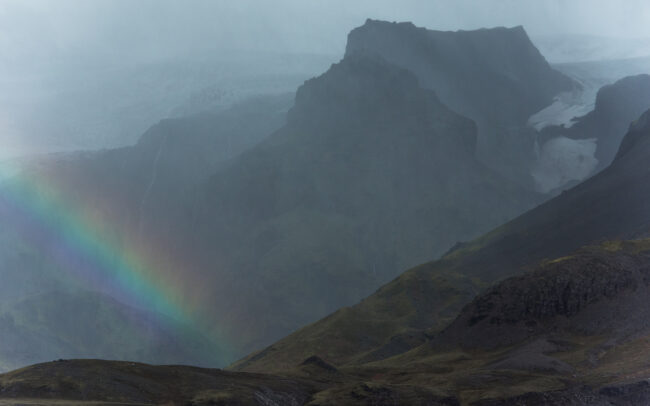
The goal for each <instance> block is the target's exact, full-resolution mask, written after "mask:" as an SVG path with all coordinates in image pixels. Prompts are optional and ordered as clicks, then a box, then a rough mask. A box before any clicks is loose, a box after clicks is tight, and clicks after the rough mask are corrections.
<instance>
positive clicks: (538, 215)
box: [234, 111, 650, 371]
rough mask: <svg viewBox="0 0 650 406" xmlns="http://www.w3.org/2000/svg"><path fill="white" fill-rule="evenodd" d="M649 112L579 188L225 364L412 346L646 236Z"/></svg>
mask: <svg viewBox="0 0 650 406" xmlns="http://www.w3.org/2000/svg"><path fill="white" fill-rule="evenodd" d="M649 157H650V111H649V112H646V113H645V114H643V116H641V118H639V119H638V120H637V121H636V122H635V123H633V124H632V126H631V127H630V129H629V132H628V134H627V135H626V136H625V139H624V140H623V143H622V145H621V147H620V149H619V152H618V155H617V157H616V159H615V160H614V162H613V163H612V165H611V166H610V167H609V168H607V169H606V170H604V171H603V172H601V173H600V174H598V175H596V176H594V177H593V178H591V179H589V180H588V181H586V182H585V183H583V184H581V185H579V186H577V187H575V188H573V189H572V190H570V191H568V192H565V193H563V194H561V195H560V196H558V197H556V198H554V199H553V200H551V201H549V202H547V203H545V204H543V205H541V206H539V207H537V208H535V209H533V210H531V211H530V212H528V213H526V214H524V215H522V216H520V217H518V218H517V219H515V220H513V221H511V222H509V223H507V224H505V225H504V226H501V227H499V228H497V229H496V230H494V231H492V232H490V233H488V234H486V235H485V236H483V237H481V238H478V239H476V240H474V241H472V242H470V243H467V244H459V246H458V247H456V249H454V250H452V251H451V252H450V253H448V254H447V255H445V256H443V257H442V258H441V259H440V260H438V261H435V262H431V263H427V264H424V265H421V266H418V267H416V268H414V269H411V270H409V271H407V272H405V273H404V274H403V275H401V276H400V277H398V278H396V279H395V280H394V281H392V282H390V283H388V284H387V285H385V286H383V287H382V288H380V289H379V290H378V291H377V292H376V293H374V294H373V295H371V296H369V297H368V298H366V299H364V300H363V301H362V302H361V303H359V304H357V305H355V306H353V307H350V308H344V309H341V310H339V311H337V312H336V313H334V314H332V315H330V316H328V317H327V318H325V319H323V320H321V321H319V322H317V323H314V324H312V325H310V326H307V327H305V328H303V329H301V330H299V331H297V332H296V333H294V334H292V335H290V336H288V337H287V338H285V339H283V340H281V341H279V342H278V343H276V344H273V345H272V346H270V347H268V348H266V349H264V350H263V351H261V352H259V353H256V354H253V355H251V356H249V357H248V358H246V359H244V360H243V361H241V362H239V363H237V364H235V366H234V368H235V369H241V370H249V371H256V370H266V371H269V370H282V369H285V368H290V367H291V366H293V365H295V364H296V363H298V362H300V360H302V359H304V358H305V357H307V356H310V355H313V354H317V355H320V356H322V357H323V358H325V359H327V360H329V361H330V362H333V363H334V364H335V365H345V364H356V363H359V362H366V361H371V360H378V359H383V358H387V357H390V356H392V355H395V354H398V353H401V352H404V351H407V350H409V349H410V348H413V347H415V346H417V345H420V344H421V343H422V342H423V341H425V340H427V337H429V336H431V335H432V334H434V333H435V332H437V331H439V330H441V329H442V328H444V327H445V326H446V325H447V324H448V323H449V322H450V321H451V320H453V318H455V317H456V315H457V313H458V311H460V309H461V308H462V306H464V305H465V304H466V303H468V302H469V301H470V300H471V298H472V297H473V296H475V294H476V293H477V292H479V291H481V290H483V289H485V288H486V287H487V286H489V285H490V284H491V283H493V282H494V281H496V280H499V279H502V278H506V277H509V276H512V275H515V274H518V273H520V272H522V270H523V269H525V268H526V267H527V266H532V265H534V264H535V263H537V262H539V261H541V260H543V259H545V258H556V257H562V256H564V255H567V254H568V253H570V252H571V251H573V250H576V249H578V248H579V247H580V246H582V245H587V244H590V243H592V242H596V241H601V240H607V239H615V238H637V237H640V236H644V235H647V234H648V232H649V231H650V227H649V226H648V225H649V224H650V192H648V191H649V190H650V185H649V183H650V167H649V166H648V165H647V162H648V159H649Z"/></svg>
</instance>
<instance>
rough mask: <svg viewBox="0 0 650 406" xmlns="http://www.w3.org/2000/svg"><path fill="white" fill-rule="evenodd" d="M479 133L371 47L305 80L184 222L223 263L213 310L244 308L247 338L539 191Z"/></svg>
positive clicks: (342, 294) (360, 290) (267, 333)
mask: <svg viewBox="0 0 650 406" xmlns="http://www.w3.org/2000/svg"><path fill="white" fill-rule="evenodd" d="M475 143H476V132H475V126H474V124H473V123H472V122H471V121H470V120H468V119H466V118H464V117H462V116H460V115H458V114H456V113H454V112H452V111H451V110H449V109H448V108H447V107H445V106H444V105H443V104H442V103H441V102H440V101H439V100H438V99H437V97H436V96H435V94H434V93H433V92H432V91H430V90H426V89H423V88H421V87H420V86H419V85H418V80H417V79H416V77H415V76H414V75H413V74H411V73H410V72H408V71H406V70H404V69H402V68H399V67H396V66H394V65H391V64H389V63H387V62H385V61H384V60H383V59H382V58H380V57H377V56H372V55H368V54H350V55H348V56H346V57H345V58H344V59H343V60H342V61H341V62H340V63H338V64H335V65H333V66H332V67H331V68H330V70H329V71H328V72H326V73H325V74H323V75H322V76H320V77H318V78H315V79H312V80H310V81H307V82H306V83H305V84H304V85H303V86H302V87H301V88H300V89H299V90H298V92H297V94H296V101H295V106H294V107H293V109H292V110H291V111H290V113H289V115H288V120H287V124H286V125H285V126H284V127H283V128H281V129H280V130H278V131H277V132H276V133H275V134H273V135H272V136H270V137H269V138H267V139H266V140H265V141H263V142H262V143H261V144H259V145H258V146H256V147H255V148H252V149H250V150H248V151H247V152H246V153H244V154H243V155H242V156H241V158H240V159H238V160H237V161H236V162H233V163H232V165H230V166H228V167H226V168H224V169H223V170H222V171H218V172H217V173H215V175H214V176H213V177H212V178H211V179H210V180H209V182H208V184H207V186H206V197H205V199H206V202H205V204H204V209H203V212H201V213H199V214H198V215H197V217H199V218H202V219H205V221H203V222H202V223H201V225H200V226H201V227H199V228H195V229H194V230H193V232H194V234H196V235H201V236H202V238H200V239H198V240H197V241H196V244H199V245H200V244H204V246H205V247H204V248H202V249H200V251H202V252H209V253H211V254H212V255H213V256H212V258H214V260H213V261H212V262H214V263H218V264H220V269H214V274H213V275H211V277H212V278H213V279H210V281H212V285H213V286H219V288H217V289H219V290H217V292H218V293H217V294H216V295H215V299H216V304H215V306H214V307H215V308H217V309H227V311H224V312H223V314H224V316H223V317H224V318H222V319H221V320H222V321H223V320H224V319H225V320H227V322H226V323H225V325H226V326H228V325H235V323H241V320H246V321H247V322H246V323H245V326H246V330H241V329H240V328H238V330H235V331H233V336H235V337H238V340H239V341H240V342H243V343H247V345H246V347H247V348H254V347H255V346H258V345H260V344H262V343H265V342H269V341H270V340H272V339H273V338H278V337H281V336H282V335H284V334H286V332H288V331H291V330H293V329H295V328H297V327H298V326H300V325H301V324H304V323H307V322H309V321H311V320H314V319H315V318H316V317H319V316H322V315H325V314H327V313H328V312H330V311H332V310H334V309H336V308H337V307H340V306H342V305H346V304H350V303H354V302H355V301H356V300H359V299H360V298H361V297H363V296H364V295H367V294H369V293H371V292H372V290H373V289H374V288H375V287H376V286H379V285H380V284H381V283H385V282H386V281H388V280H390V278H392V277H394V276H395V275H396V274H397V272H398V271H399V270H400V269H404V268H405V267H409V266H412V265H415V264H417V263H420V262H422V261H424V260H426V258H430V257H431V256H432V255H433V256H436V255H439V254H440V253H442V252H443V251H444V250H445V249H448V248H449V247H450V246H452V245H453V244H454V243H455V242H456V241H462V240H466V239H468V238H471V237H473V236H475V235H477V234H478V233H480V230H487V229H489V228H490V227H493V226H495V225H497V224H500V223H502V222H504V221H505V220H506V219H508V218H509V217H511V216H513V215H514V214H515V213H518V212H521V211H523V210H525V209H526V208H529V207H532V205H534V203H535V202H536V201H539V200H538V199H540V197H539V196H536V195H535V194H532V193H529V192H526V191H525V190H523V188H521V187H518V186H517V185H516V184H514V183H512V182H509V181H508V180H506V179H504V178H503V177H501V176H499V175H498V174H497V173H496V172H493V171H491V170H490V169H489V168H487V167H485V166H484V165H483V164H481V163H480V162H479V161H478V160H477V159H476V158H475V157H474V150H475ZM207 262H210V261H209V260H208V261H207ZM215 268H216V267H215ZM233 292H237V293H236V295H233ZM234 296H236V299H235V300H233V297H234ZM246 337H250V341H247V340H246Z"/></svg>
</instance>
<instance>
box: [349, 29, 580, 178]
mask: <svg viewBox="0 0 650 406" xmlns="http://www.w3.org/2000/svg"><path fill="white" fill-rule="evenodd" d="M358 51H364V52H373V53H377V54H379V55H381V56H383V57H384V58H386V59H387V60H388V61H391V62H392V63H395V64H397V65H399V66H402V67H404V68H406V69H409V70H411V71H412V72H414V73H415V74H416V75H417V76H418V79H419V80H420V82H421V84H422V85H423V86H424V87H426V88H429V89H434V90H435V91H436V92H437V94H438V95H439V97H440V99H441V100H442V101H443V103H445V104H447V105H449V107H450V108H452V109H453V110H455V111H457V112H459V113H461V114H463V115H465V116H467V117H469V118H471V119H472V120H474V121H475V122H476V124H477V126H478V130H479V133H478V143H477V151H476V153H477V156H478V157H479V158H480V159H481V160H482V161H483V162H485V163H486V164H488V165H489V166H491V167H493V168H495V169H496V170H498V171H499V172H500V173H502V174H504V175H506V176H508V177H510V178H511V179H514V180H517V181H519V182H521V183H522V184H525V183H526V181H527V177H528V176H529V174H528V170H527V169H528V167H527V166H528V163H529V162H530V161H531V159H532V153H533V147H532V145H533V143H534V134H533V133H532V132H530V131H528V130H527V129H526V128H525V127H526V122H527V120H528V118H529V117H530V116H531V115H532V114H534V113H535V112H537V111H539V110H541V109H542V108H544V107H545V106H547V105H549V104H551V102H552V100H553V97H554V96H556V95H557V94H559V93H560V92H562V91H569V90H571V89H572V88H573V87H575V86H577V84H575V83H573V82H572V81H571V80H570V79H569V78H568V77H566V76H564V75H562V74H561V73H559V72H557V71H555V70H553V69H551V67H550V66H549V65H548V63H547V62H546V60H545V59H544V57H543V56H542V55H541V54H540V53H539V51H538V50H537V49H536V48H535V46H534V45H533V44H532V42H531V41H530V39H529V38H528V36H527V35H526V32H525V31H524V30H523V28H522V27H516V28H512V29H506V28H496V29H490V30H478V31H458V32H441V31H430V30H426V29H424V28H416V27H415V26H414V25H413V24H408V23H402V24H391V23H386V22H379V21H377V22H375V21H367V22H366V24H365V25H364V26H362V27H359V28H357V29H355V30H353V31H352V32H351V33H350V36H349V39H348V46H347V49H346V52H347V53H354V52H358Z"/></svg>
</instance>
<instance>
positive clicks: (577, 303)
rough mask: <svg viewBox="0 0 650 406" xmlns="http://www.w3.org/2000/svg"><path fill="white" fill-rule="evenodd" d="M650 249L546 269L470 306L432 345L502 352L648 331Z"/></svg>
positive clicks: (585, 254)
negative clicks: (535, 340) (535, 341)
mask: <svg viewBox="0 0 650 406" xmlns="http://www.w3.org/2000/svg"><path fill="white" fill-rule="evenodd" d="M649 248H650V244H649V243H648V241H647V240H642V241H638V242H629V243H607V244H605V245H603V246H598V247H592V248H585V249H583V250H581V251H578V252H577V253H574V254H571V255H569V256H567V257H564V258H559V259H557V260H554V261H548V262H545V263H542V265H540V266H539V267H537V268H536V269H535V270H534V271H532V272H530V273H527V274H525V275H523V276H517V277H513V278H509V279H506V280H505V281H503V282H501V283H499V284H498V285H497V286H495V287H493V288H491V289H489V290H488V291H487V292H485V293H483V294H481V295H479V296H478V297H477V298H476V299H474V300H473V301H472V302H471V303H470V304H469V305H467V306H466V307H465V308H464V309H463V310H462V312H461V313H460V315H459V316H458V318H457V319H456V320H455V321H454V322H453V323H452V324H451V325H450V326H449V327H448V328H446V329H445V330H444V331H443V332H442V333H441V334H440V336H439V337H437V338H436V339H434V344H432V345H434V346H435V345H436V344H435V343H447V344H448V345H459V346H461V347H463V348H498V347H506V346H510V345H513V344H518V343H521V342H523V341H524V340H527V339H530V338H531V337H535V336H544V335H549V334H555V335H562V334H571V333H573V334H582V335H598V334H601V335H602V334H609V335H610V336H611V337H612V338H614V337H617V338H619V339H625V338H629V337H630V336H631V335H633V334H635V333H639V332H643V331H645V330H647V329H648V328H649V327H650V324H649V321H650V314H649V313H648V311H647V306H646V305H645V304H646V303H648V301H650V255H649V253H648V249H649Z"/></svg>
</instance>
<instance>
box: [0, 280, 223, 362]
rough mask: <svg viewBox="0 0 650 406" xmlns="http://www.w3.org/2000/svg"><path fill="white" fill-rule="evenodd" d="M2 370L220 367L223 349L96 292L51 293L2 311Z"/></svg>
mask: <svg viewBox="0 0 650 406" xmlns="http://www.w3.org/2000/svg"><path fill="white" fill-rule="evenodd" d="M0 340H1V341H2V347H0V370H2V371H8V370H11V369H16V368H19V367H23V366H25V365H29V364H34V363H37V362H44V361H49V360H53V359H58V358H105V359H122V360H131V359H139V360H143V361H149V362H158V363H193V364H196V365H210V364H214V363H215V362H219V360H220V357H221V351H222V350H223V349H222V348H219V347H218V346H217V345H216V344H215V343H212V342H211V341H210V340H209V339H208V338H206V337H203V336H201V334H200V333H198V332H196V331H192V329H191V328H190V327H189V326H186V325H183V324H182V323H181V322H178V321H175V320H173V319H171V318H169V317H167V316H164V315H162V314H155V313H154V314H151V313H148V312H144V311H142V310H138V309H135V308H131V307H128V306H125V305H124V304H122V303H120V302H118V301H116V300H115V299H113V298H111V297H109V296H106V295H102V294H100V293H97V292H84V291H78V290H77V291H68V292H64V291H51V292H46V293H41V294H38V295H34V296H31V297H28V298H26V299H23V300H20V301H18V302H16V303H12V304H11V305H9V306H5V307H4V308H2V309H0Z"/></svg>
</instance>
